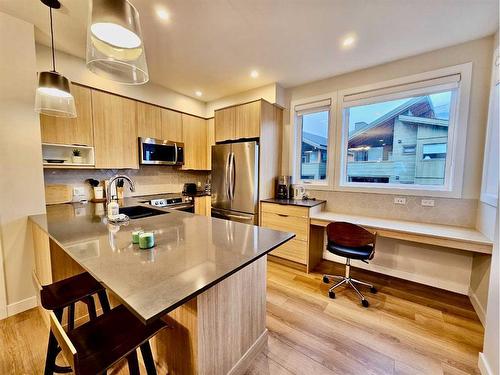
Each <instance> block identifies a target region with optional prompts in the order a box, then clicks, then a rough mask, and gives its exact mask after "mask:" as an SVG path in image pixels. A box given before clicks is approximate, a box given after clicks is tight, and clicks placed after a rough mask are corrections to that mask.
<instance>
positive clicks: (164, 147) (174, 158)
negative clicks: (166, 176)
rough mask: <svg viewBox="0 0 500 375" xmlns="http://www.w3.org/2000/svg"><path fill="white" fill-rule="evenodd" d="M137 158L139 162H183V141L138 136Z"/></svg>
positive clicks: (178, 163) (180, 163)
mask: <svg viewBox="0 0 500 375" xmlns="http://www.w3.org/2000/svg"><path fill="white" fill-rule="evenodd" d="M139 160H140V163H141V164H163V165H183V164H184V143H182V142H172V141H166V140H162V139H156V138H144V137H141V138H139Z"/></svg>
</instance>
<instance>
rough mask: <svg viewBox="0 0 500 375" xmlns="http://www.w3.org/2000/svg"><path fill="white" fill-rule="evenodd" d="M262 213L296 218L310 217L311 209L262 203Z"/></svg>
mask: <svg viewBox="0 0 500 375" xmlns="http://www.w3.org/2000/svg"><path fill="white" fill-rule="evenodd" d="M262 212H270V213H275V214H282V215H288V216H296V217H309V208H307V207H300V206H292V205H285V204H275V203H266V202H262Z"/></svg>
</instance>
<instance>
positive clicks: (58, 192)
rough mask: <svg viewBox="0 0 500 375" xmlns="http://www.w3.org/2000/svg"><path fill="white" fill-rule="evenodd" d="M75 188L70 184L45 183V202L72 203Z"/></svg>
mask: <svg viewBox="0 0 500 375" xmlns="http://www.w3.org/2000/svg"><path fill="white" fill-rule="evenodd" d="M72 200H73V188H72V187H71V186H70V185H45V204H47V205H50V204H60V203H70V202H71V201H72Z"/></svg>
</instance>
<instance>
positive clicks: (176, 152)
mask: <svg viewBox="0 0 500 375" xmlns="http://www.w3.org/2000/svg"><path fill="white" fill-rule="evenodd" d="M174 150H175V161H174V164H177V160H178V159H179V152H178V151H177V143H174Z"/></svg>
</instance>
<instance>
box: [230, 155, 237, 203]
mask: <svg viewBox="0 0 500 375" xmlns="http://www.w3.org/2000/svg"><path fill="white" fill-rule="evenodd" d="M231 156H232V157H231V200H234V189H235V186H236V162H235V156H234V152H232V153H231Z"/></svg>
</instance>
